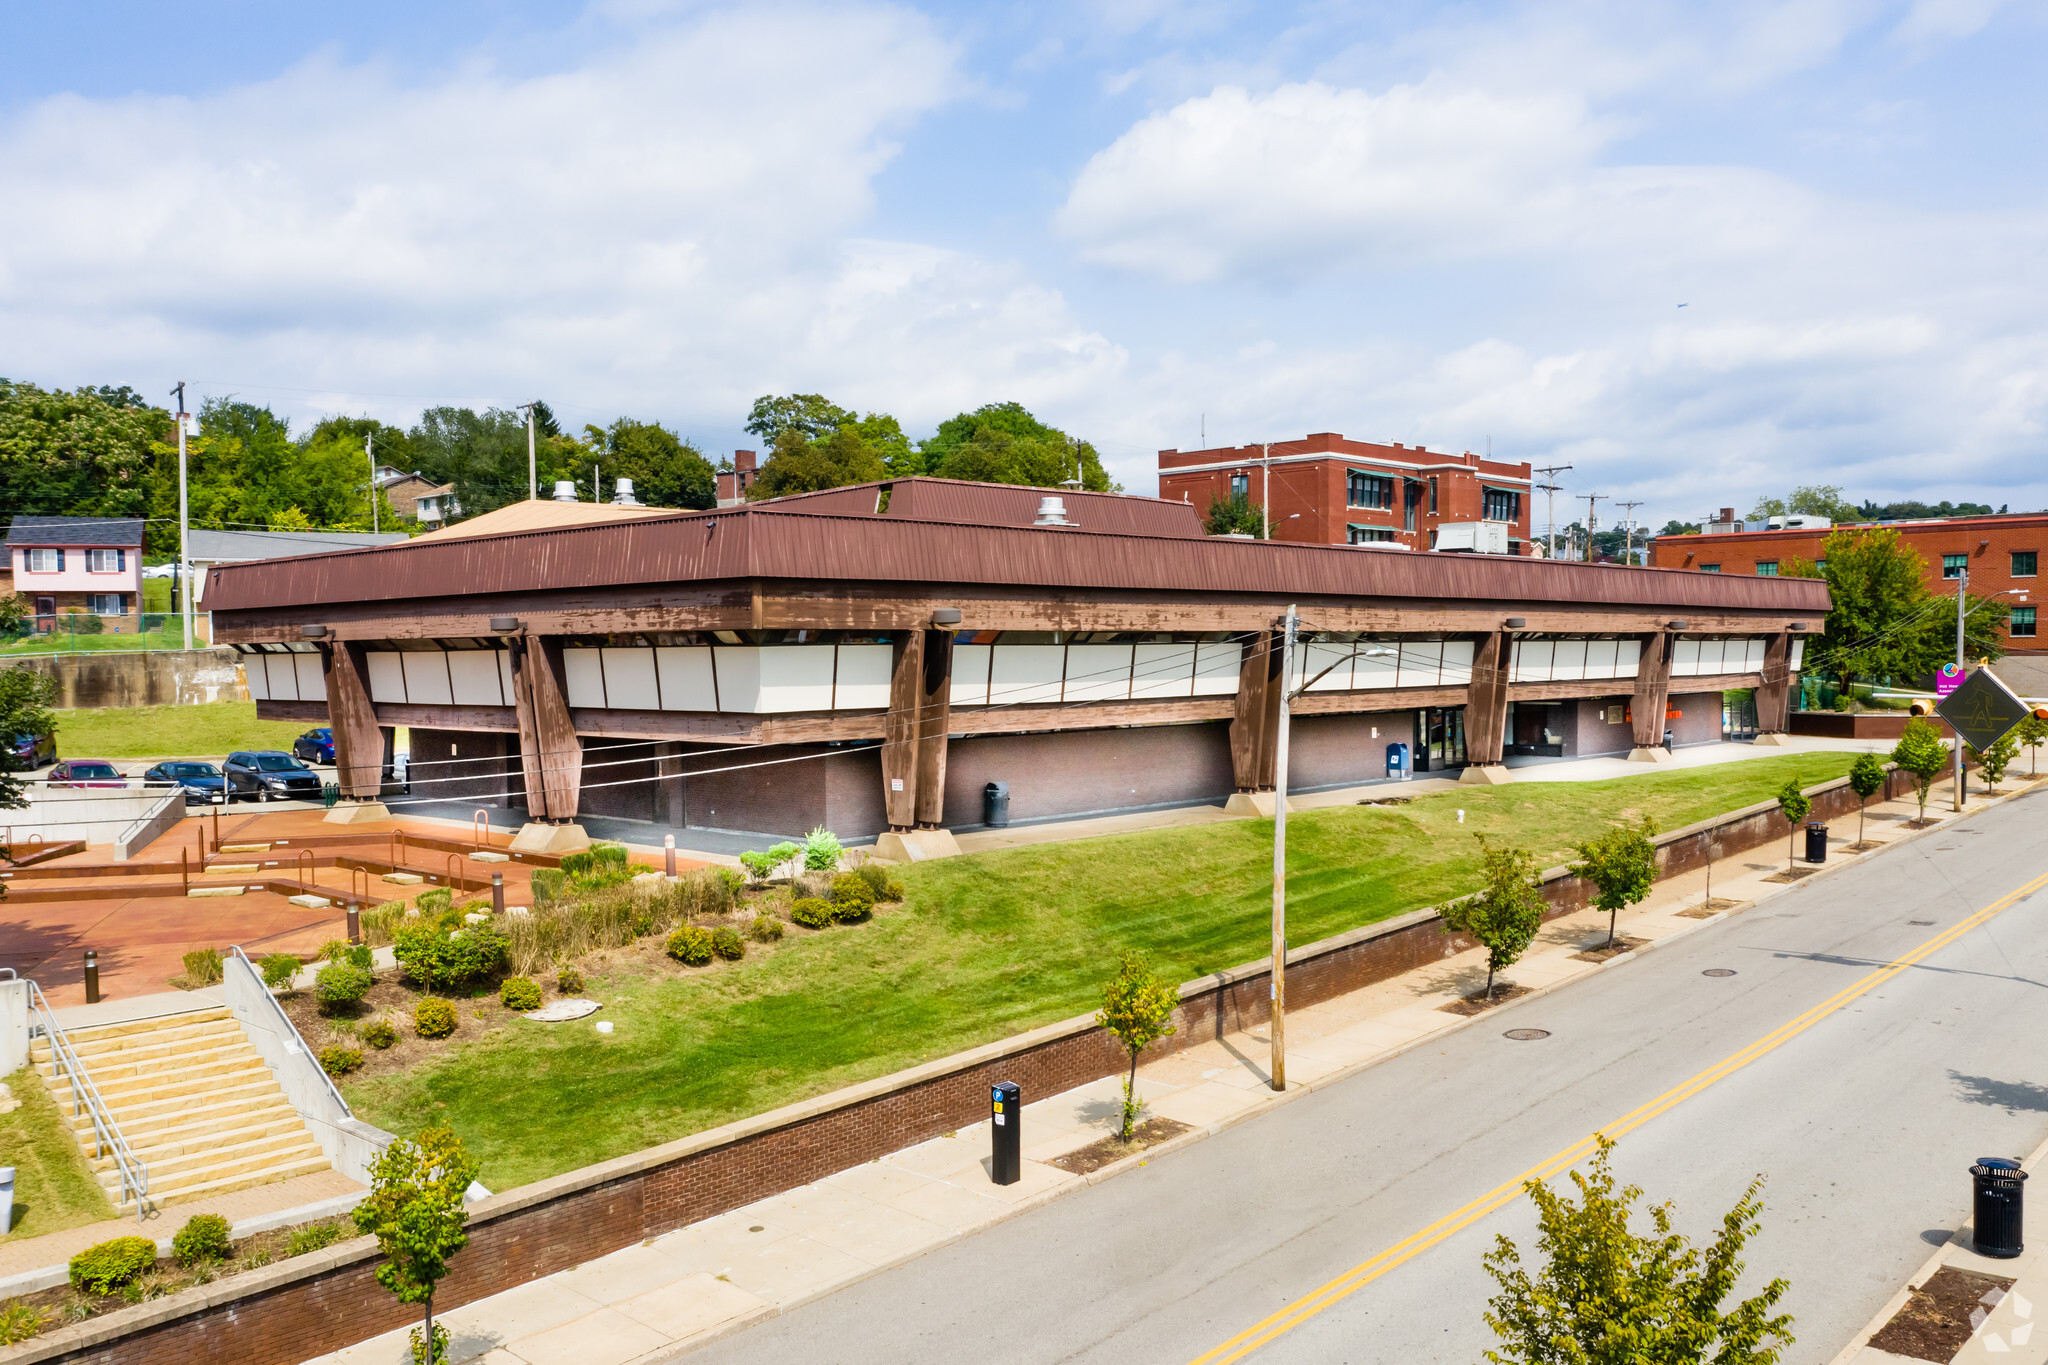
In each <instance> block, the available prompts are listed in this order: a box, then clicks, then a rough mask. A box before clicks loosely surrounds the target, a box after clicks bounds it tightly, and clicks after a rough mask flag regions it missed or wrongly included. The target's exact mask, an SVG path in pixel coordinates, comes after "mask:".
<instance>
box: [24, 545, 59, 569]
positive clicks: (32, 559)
mask: <svg viewBox="0 0 2048 1365" xmlns="http://www.w3.org/2000/svg"><path fill="white" fill-rule="evenodd" d="M21 557H22V560H23V561H24V563H25V564H26V565H27V567H28V571H29V572H30V573H63V572H64V552H63V551H62V550H23V551H22V552H21Z"/></svg>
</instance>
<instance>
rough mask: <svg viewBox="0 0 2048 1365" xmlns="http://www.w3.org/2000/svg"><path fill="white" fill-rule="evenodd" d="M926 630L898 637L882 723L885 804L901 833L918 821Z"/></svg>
mask: <svg viewBox="0 0 2048 1365" xmlns="http://www.w3.org/2000/svg"><path fill="white" fill-rule="evenodd" d="M924 637H925V632H924V631H922V630H908V631H904V632H903V633H902V634H900V635H898V636H897V637H896V662H895V670H894V671H893V672H892V673H891V674H890V677H889V714H888V716H887V718H886V719H885V720H884V722H883V725H882V807H883V811H884V813H885V815H886V817H887V819H888V821H889V828H890V829H892V830H895V831H897V832H899V833H901V832H903V831H905V830H908V829H911V828H912V827H913V826H915V825H916V824H917V733H918V716H919V709H918V704H919V699H920V697H921V696H922V695H923V674H924V643H925V639H924Z"/></svg>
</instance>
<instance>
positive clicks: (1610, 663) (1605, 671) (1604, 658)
mask: <svg viewBox="0 0 2048 1365" xmlns="http://www.w3.org/2000/svg"><path fill="white" fill-rule="evenodd" d="M1620 643H1621V641H1619V640H1588V641H1586V676H1587V677H1589V678H1612V677H1614V676H1615V672H1614V660H1615V657H1616V653H1617V651H1616V650H1615V646H1616V645H1618V644H1620Z"/></svg>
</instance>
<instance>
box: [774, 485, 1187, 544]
mask: <svg viewBox="0 0 2048 1365" xmlns="http://www.w3.org/2000/svg"><path fill="white" fill-rule="evenodd" d="M884 492H886V493H887V494H888V506H887V508H886V509H885V510H884V511H883V512H882V513H881V515H884V516H888V517H897V518H903V519H906V520H910V521H949V522H955V523H958V524H960V525H964V526H1030V525H1033V524H1034V523H1035V522H1036V521H1037V520H1038V504H1039V500H1040V499H1041V498H1047V497H1055V498H1059V499H1061V500H1063V501H1064V502H1065V504H1066V509H1067V520H1068V521H1069V522H1072V523H1073V526H1072V528H1071V529H1074V530H1080V531H1103V532H1108V533H1109V534H1112V535H1131V536H1179V537H1184V538H1190V539H1191V538H1194V537H1197V536H1200V535H1202V534H1203V530H1202V517H1201V514H1200V513H1199V512H1197V511H1196V510H1195V509H1194V508H1193V507H1192V506H1190V505H1189V504H1187V503H1185V502H1174V501H1171V500H1169V499H1166V498H1146V497H1139V496H1137V495H1135V494H1131V493H1088V492H1077V491H1075V490H1073V489H1070V488H1040V487H1037V486H1036V485H1031V484H1006V483H974V482H971V481H969V480H966V479H934V478H930V477H927V476H925V475H915V476H912V477H910V478H903V479H884V480H880V481H878V482H875V483H858V484H852V485H849V486H848V487H845V488H827V489H823V490H821V491H819V492H816V493H793V494H791V495H790V496H788V497H784V498H764V499H762V500H761V501H760V502H755V503H749V504H748V506H750V507H762V508H773V509H776V510H780V511H789V512H826V513H833V514H844V515H860V514H874V513H875V509H876V507H877V506H878V505H879V504H880V503H881V500H882V499H881V495H882V494H883V493H884Z"/></svg>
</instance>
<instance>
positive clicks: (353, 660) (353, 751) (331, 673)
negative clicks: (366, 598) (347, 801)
mask: <svg viewBox="0 0 2048 1365" xmlns="http://www.w3.org/2000/svg"><path fill="white" fill-rule="evenodd" d="M320 671H321V673H322V674H323V675H325V678H326V682H327V725H328V728H329V729H331V730H333V731H334V775H335V780H336V781H337V782H339V783H340V784H341V794H342V795H343V796H346V797H351V798H353V799H356V800H361V801H375V800H376V799H377V798H378V797H379V796H381V795H382V794H383V791H384V737H383V735H382V734H381V733H380V732H379V731H378V728H377V708H376V707H375V706H374V705H373V704H372V703H371V701H370V666H369V660H368V649H367V648H366V647H365V646H363V645H360V644H348V643H336V644H331V645H322V646H320Z"/></svg>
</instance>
